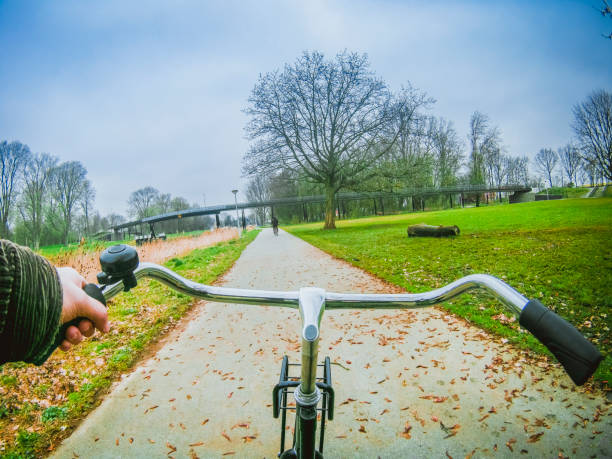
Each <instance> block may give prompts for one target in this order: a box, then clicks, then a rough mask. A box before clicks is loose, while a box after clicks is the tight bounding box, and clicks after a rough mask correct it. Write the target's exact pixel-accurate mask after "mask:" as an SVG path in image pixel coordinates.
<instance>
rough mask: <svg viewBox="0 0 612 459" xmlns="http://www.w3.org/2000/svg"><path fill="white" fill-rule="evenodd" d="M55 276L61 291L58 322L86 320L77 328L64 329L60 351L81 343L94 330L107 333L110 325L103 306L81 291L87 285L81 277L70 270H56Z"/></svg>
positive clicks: (72, 326)
mask: <svg viewBox="0 0 612 459" xmlns="http://www.w3.org/2000/svg"><path fill="white" fill-rule="evenodd" d="M57 274H58V276H59V280H60V283H61V284H62V290H63V299H62V314H61V318H60V322H61V323H62V324H63V323H66V322H69V321H70V320H72V319H74V318H76V317H86V318H87V319H83V320H81V321H80V322H79V325H78V327H75V326H74V325H71V326H70V327H68V328H67V329H66V335H65V338H66V339H64V341H63V342H62V344H61V345H60V349H61V350H63V351H67V350H68V349H70V346H71V345H72V344H79V343H80V342H81V341H83V337H84V336H87V337H89V336H92V335H93V334H94V332H95V329H96V328H97V329H98V330H100V331H101V332H102V333H107V332H108V331H109V330H110V324H109V322H108V314H107V311H106V308H105V307H104V305H102V303H100V302H99V301H97V300H94V299H93V298H92V297H90V296H89V295H88V294H87V293H85V292H84V291H83V287H84V286H85V284H86V283H87V282H86V281H85V279H84V278H83V276H81V275H80V274H79V273H78V272H76V271H75V270H74V269H72V268H57Z"/></svg>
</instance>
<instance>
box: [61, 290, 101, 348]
mask: <svg viewBox="0 0 612 459" xmlns="http://www.w3.org/2000/svg"><path fill="white" fill-rule="evenodd" d="M83 290H84V291H85V293H87V294H88V295H89V296H90V297H92V298H93V299H94V300H98V301H99V302H100V303H102V304H103V305H104V306H106V298H104V294H103V293H102V290H100V287H98V286H97V285H96V284H86V285H85V287H83ZM81 320H85V317H76V318H74V319H72V320H71V321H69V322H66V323H65V324H62V326H61V327H60V329H59V332H58V334H57V336H56V337H55V346H54V349H55V348H56V347H59V346H60V345H61V344H62V342H63V341H64V339H65V338H66V330H68V327H70V326H71V325H74V326H75V327H77V328H78V326H79V322H81Z"/></svg>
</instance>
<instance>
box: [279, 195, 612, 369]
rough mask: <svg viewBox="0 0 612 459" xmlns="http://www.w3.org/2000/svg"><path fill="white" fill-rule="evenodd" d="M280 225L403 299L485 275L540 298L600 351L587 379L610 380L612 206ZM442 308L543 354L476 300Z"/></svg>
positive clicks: (561, 204)
mask: <svg viewBox="0 0 612 459" xmlns="http://www.w3.org/2000/svg"><path fill="white" fill-rule="evenodd" d="M418 223H426V224H430V225H457V226H459V228H460V229H461V235H460V236H458V237H456V238H442V239H438V238H408V237H407V235H406V228H407V226H408V225H411V224H418ZM336 225H337V227H338V229H337V230H335V231H324V230H322V229H321V228H322V223H316V224H306V225H295V226H288V227H284V228H285V229H286V230H287V231H289V232H291V233H292V234H295V235H296V236H299V237H300V238H302V239H304V240H306V241H308V242H310V243H312V244H313V245H315V246H317V247H320V248H321V249H323V250H325V251H326V252H328V253H330V254H332V255H334V256H336V257H338V258H340V259H343V260H346V261H348V262H349V263H351V264H353V265H355V266H358V267H360V268H362V269H364V270H366V271H369V272H371V273H373V274H375V275H377V276H378V277H380V278H382V279H385V280H386V281H388V282H391V283H393V284H396V285H399V286H401V287H403V288H405V289H406V290H407V291H409V292H422V291H425V290H430V289H432V288H436V287H439V286H442V285H444V284H447V283H449V282H451V281H453V280H455V279H457V278H459V277H462V276H465V275H468V274H474V273H487V274H492V275H494V276H497V277H499V278H502V279H503V280H505V281H506V282H508V283H509V284H510V285H512V286H513V287H515V288H516V289H517V290H519V291H520V292H521V293H522V294H523V295H525V296H527V297H528V298H538V299H539V300H540V301H541V302H542V303H544V304H545V305H546V306H548V307H549V308H551V309H553V310H554V311H556V312H557V313H558V314H559V315H561V316H562V317H564V318H565V319H567V320H569V321H570V322H571V323H573V324H574V325H575V326H576V327H577V328H578V329H579V330H580V331H581V332H582V333H583V334H584V335H585V336H587V337H588V338H589V339H590V340H591V341H592V342H593V343H595V344H596V345H597V346H598V348H599V349H600V350H601V352H602V353H603V354H604V356H606V357H605V360H604V362H603V363H602V364H601V365H600V368H599V370H598V371H597V373H596V375H595V378H596V379H598V380H599V381H610V378H611V377H612V368H611V367H612V356H611V355H610V350H611V348H612V341H611V338H610V328H611V327H612V321H611V317H610V306H611V305H612V199H607V198H600V199H566V200H558V201H540V202H530V203H524V204H513V205H506V206H492V207H481V208H470V209H452V210H445V211H439V212H427V213H415V214H404V215H394V216H389V217H374V218H364V219H359V220H347V221H337V222H336ZM444 307H445V308H448V309H449V310H451V311H453V312H454V313H456V314H458V315H460V316H462V317H464V318H466V319H467V320H469V321H470V322H472V323H474V324H476V325H478V326H480V327H482V328H484V329H486V330H489V331H491V332H493V333H496V334H498V335H501V336H503V337H505V338H507V339H508V340H509V341H511V342H513V343H514V344H516V345H517V346H520V347H523V348H531V349H534V350H536V351H537V352H541V353H547V351H546V349H545V348H544V347H543V346H542V345H540V344H539V343H538V342H537V340H536V339H535V338H533V337H532V336H531V335H530V334H528V333H525V332H523V331H522V330H520V329H519V327H518V325H517V324H516V322H515V323H512V324H510V325H509V326H508V325H504V324H502V323H500V321H499V320H498V319H496V318H495V317H496V316H497V315H498V314H499V313H500V312H506V311H505V310H504V309H503V306H501V305H499V303H497V302H496V301H495V300H492V299H490V298H489V297H488V296H486V295H484V294H478V293H476V294H472V295H464V296H463V297H460V298H459V299H456V300H454V301H452V302H450V303H447V304H444Z"/></svg>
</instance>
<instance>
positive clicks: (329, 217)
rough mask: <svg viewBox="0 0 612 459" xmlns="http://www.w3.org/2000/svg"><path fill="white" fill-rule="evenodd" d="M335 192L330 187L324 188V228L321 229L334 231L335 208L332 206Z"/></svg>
mask: <svg viewBox="0 0 612 459" xmlns="http://www.w3.org/2000/svg"><path fill="white" fill-rule="evenodd" d="M335 194H336V190H335V189H334V188H333V187H331V186H329V185H328V186H326V187H325V226H324V227H323V229H336V213H335V210H336V206H334V196H335Z"/></svg>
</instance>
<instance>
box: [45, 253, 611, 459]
mask: <svg viewBox="0 0 612 459" xmlns="http://www.w3.org/2000/svg"><path fill="white" fill-rule="evenodd" d="M100 264H101V267H102V272H101V273H99V274H98V282H99V285H96V284H88V285H86V286H85V287H84V290H85V291H86V292H87V293H88V294H89V295H90V296H92V297H94V298H96V299H98V300H99V301H101V302H102V303H104V304H106V301H107V300H109V299H111V298H112V297H114V296H115V295H117V294H119V293H120V292H121V291H128V290H130V289H132V288H134V287H136V286H137V283H138V279H141V278H143V277H148V278H152V279H155V280H157V281H160V282H162V283H164V284H165V285H167V286H169V287H171V288H172V289H174V290H176V291H178V292H181V293H184V294H188V295H191V296H193V297H197V298H202V299H204V300H207V301H216V302H223V303H240V304H251V305H268V306H280V307H289V308H294V309H296V308H297V309H299V312H300V316H301V319H302V330H301V341H302V342H301V353H302V356H301V364H291V363H289V361H288V358H287V357H286V356H285V357H284V358H283V360H282V364H281V371H280V378H279V383H278V384H277V385H276V386H275V387H274V389H273V391H272V399H273V404H272V406H273V416H274V417H275V418H279V417H280V418H281V436H280V452H279V457H280V458H283V459H292V458H309V459H312V458H322V457H323V446H324V440H325V422H326V420H328V421H331V420H332V419H333V417H334V398H335V397H334V395H335V394H334V389H333V386H332V378H331V364H330V359H329V357H326V358H325V360H324V363H323V364H321V365H319V364H318V363H317V362H318V345H319V336H320V326H321V320H322V317H323V313H324V311H325V309H355V308H364V309H378V308H420V307H425V306H431V305H434V304H437V303H440V302H443V301H448V300H451V299H452V298H454V297H456V296H458V295H460V294H462V293H464V292H466V291H468V290H471V289H482V290H485V291H487V292H489V293H491V294H492V295H493V296H494V297H496V298H497V299H499V300H500V301H501V303H502V304H504V306H506V308H507V309H508V310H509V311H510V312H511V313H512V314H514V315H515V316H517V317H518V318H519V323H520V324H521V325H522V326H523V327H524V328H526V329H527V330H529V331H530V332H531V333H532V334H534V336H536V337H537V338H538V339H539V340H540V341H541V342H542V343H543V344H544V345H545V346H546V347H548V349H549V350H550V351H551V352H552V353H553V354H554V355H555V357H557V359H558V360H559V362H560V363H561V364H562V365H563V367H564V368H565V370H566V372H567V373H568V374H569V376H570V378H571V379H572V380H573V381H574V383H575V384H577V385H582V384H584V383H585V382H586V381H587V380H588V378H589V377H590V376H591V375H592V374H593V373H594V372H595V370H596V369H597V367H598V365H599V363H600V362H601V360H602V355H601V354H600V353H599V351H598V350H597V349H596V348H595V346H593V345H592V344H591V343H590V342H589V341H588V340H587V339H586V338H584V337H583V336H582V335H581V334H580V333H579V332H578V331H577V330H576V329H575V328H574V327H573V326H572V325H570V324H569V323H568V322H566V321H565V320H564V319H562V318H561V317H559V316H558V315H556V314H555V313H554V312H552V311H550V310H548V309H547V308H546V307H545V306H543V305H542V304H541V303H540V302H539V301H538V300H528V299H527V298H525V297H524V296H523V295H521V294H520V293H519V292H518V291H516V290H515V289H514V288H512V287H511V286H509V285H508V284H506V283H505V282H503V281H501V280H499V279H497V278H495V277H493V276H490V275H483V274H473V275H470V276H466V277H464V278H462V279H459V280H457V281H454V282H452V283H450V284H448V285H446V286H444V287H441V288H439V289H436V290H433V291H430V292H425V293H417V294H341V293H332V292H325V291H324V290H323V289H320V288H314V287H308V288H302V289H300V290H299V291H293V292H275V291H264V290H247V289H236V288H227V287H214V286H208V285H204V284H198V283H196V282H193V281H190V280H188V279H185V278H183V277H181V276H179V275H178V274H176V273H174V272H173V271H171V270H170V269H167V268H165V267H162V266H159V265H156V264H153V263H146V262H143V263H140V262H139V260H138V254H137V252H136V251H135V250H134V248H132V247H130V246H126V245H115V246H112V247H109V248H108V249H106V250H105V251H104V252H103V253H102V254H101V256H100ZM79 320H80V319H74V320H73V321H72V322H70V323H68V324H64V326H63V328H62V331H61V332H60V334H59V335H58V336H62V337H63V336H64V333H65V329H66V328H67V327H68V326H69V325H71V324H73V323H77V322H78V321H79ZM60 342H61V341H60V339H59V338H58V342H57V344H58V345H59V344H60ZM292 366H299V367H300V377H299V378H293V377H290V375H289V369H290V367H292ZM319 367H322V369H323V371H322V373H323V376H322V377H317V368H319ZM290 394H293V396H294V398H295V407H291V406H289V405H288V403H287V398H288V396H289V395H290ZM290 409H294V410H295V412H296V416H295V426H294V435H293V440H292V442H291V446H290V447H289V448H288V449H285V431H286V422H287V411H288V410H290ZM319 412H320V413H321V417H320V421H318V420H317V415H318V413H319ZM317 424H320V428H319V429H320V431H319V441H318V445H317V439H316V433H317Z"/></svg>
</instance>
